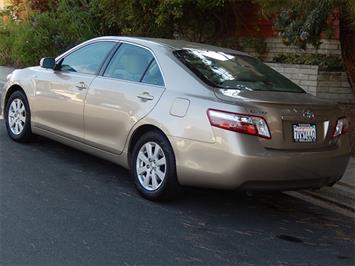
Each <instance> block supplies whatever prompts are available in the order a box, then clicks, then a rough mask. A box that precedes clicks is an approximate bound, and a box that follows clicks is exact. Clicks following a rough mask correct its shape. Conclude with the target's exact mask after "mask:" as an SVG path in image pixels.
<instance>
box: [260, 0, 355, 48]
mask: <svg viewBox="0 0 355 266" xmlns="http://www.w3.org/2000/svg"><path fill="white" fill-rule="evenodd" d="M255 2H256V3H258V4H259V5H260V6H261V9H262V12H263V15H265V16H269V17H274V18H275V20H274V21H275V24H274V26H275V29H276V30H277V31H278V32H279V33H280V36H281V37H282V38H283V40H284V42H285V44H287V45H296V46H298V47H300V48H303V49H305V48H306V45H307V43H309V44H312V45H313V46H314V47H316V48H317V47H318V46H319V44H320V37H321V32H323V33H326V34H327V37H330V36H329V35H330V34H331V28H332V18H333V16H334V15H335V13H334V12H335V10H337V9H342V8H344V9H345V10H347V11H348V13H349V14H347V15H348V16H349V20H350V24H351V25H352V26H353V28H354V29H355V0H346V1H345V0H289V1H284V0H255Z"/></svg>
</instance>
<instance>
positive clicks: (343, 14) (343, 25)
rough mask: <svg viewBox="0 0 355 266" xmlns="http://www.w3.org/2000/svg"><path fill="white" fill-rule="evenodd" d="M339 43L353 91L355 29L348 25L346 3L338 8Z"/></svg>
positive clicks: (348, 18) (354, 76)
mask: <svg viewBox="0 0 355 266" xmlns="http://www.w3.org/2000/svg"><path fill="white" fill-rule="evenodd" d="M339 20H340V21H339V22H340V23H339V24H340V25H339V26H340V44H341V51H342V57H343V62H344V65H345V70H346V73H347V75H348V79H349V82H350V85H351V88H352V90H353V92H354V93H355V86H354V84H355V65H354V62H355V29H353V28H352V27H351V25H350V16H349V14H348V12H347V6H346V4H343V6H342V7H341V10H340V19H339Z"/></svg>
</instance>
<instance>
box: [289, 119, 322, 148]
mask: <svg viewBox="0 0 355 266" xmlns="http://www.w3.org/2000/svg"><path fill="white" fill-rule="evenodd" d="M292 138H293V141H294V142H296V143H315V142H317V126H316V124H313V123H294V124H292Z"/></svg>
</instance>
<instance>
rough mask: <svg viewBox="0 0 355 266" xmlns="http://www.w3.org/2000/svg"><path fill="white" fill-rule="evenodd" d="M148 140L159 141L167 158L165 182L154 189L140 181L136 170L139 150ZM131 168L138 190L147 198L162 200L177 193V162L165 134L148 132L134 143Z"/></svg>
mask: <svg viewBox="0 0 355 266" xmlns="http://www.w3.org/2000/svg"><path fill="white" fill-rule="evenodd" d="M147 142H155V143H157V144H158V145H159V146H160V147H161V148H162V149H163V152H164V155H165V158H166V162H167V164H166V176H165V178H164V180H163V184H162V185H161V186H160V187H159V188H158V189H157V190H154V191H149V190H147V189H145V188H144V187H143V186H142V185H141V183H140V182H139V178H138V175H137V171H136V161H137V156H138V153H139V150H140V149H141V147H142V146H143V145H144V144H146V143H147ZM130 170H131V175H132V176H133V178H134V182H135V185H136V188H137V190H138V191H139V192H140V193H141V194H142V195H143V196H144V197H145V198H147V199H149V200H161V199H169V198H172V197H174V196H175V195H176V192H177V190H178V188H179V184H178V182H177V178H176V164H175V156H174V152H173V149H172V147H171V145H170V143H169V141H168V140H167V138H166V137H165V136H163V135H162V134H161V133H159V132H155V131H152V132H148V133H145V134H144V135H143V136H142V137H141V138H140V139H139V140H138V141H137V142H136V144H135V145H134V148H133V151H132V158H131V162H130Z"/></svg>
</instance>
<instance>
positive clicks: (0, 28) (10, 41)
mask: <svg viewBox="0 0 355 266" xmlns="http://www.w3.org/2000/svg"><path fill="white" fill-rule="evenodd" d="M96 32H97V30H96V25H95V22H94V21H93V19H92V16H91V14H90V12H87V10H86V8H85V7H84V6H82V5H79V4H73V2H71V1H68V0H62V1H60V2H59V3H58V5H57V6H56V9H55V10H51V11H45V12H42V13H38V12H34V13H32V14H31V16H30V17H29V18H27V19H24V20H21V21H19V20H13V19H12V20H9V21H7V22H6V23H1V22H0V38H1V39H0V64H1V65H14V66H28V65H37V64H38V62H39V59H40V58H41V57H44V56H57V55H59V54H60V53H62V52H64V51H65V50H67V49H68V48H70V47H73V46H75V45H76V44H78V43H80V42H82V41H84V40H87V39H89V38H92V37H94V36H95V35H96Z"/></svg>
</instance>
